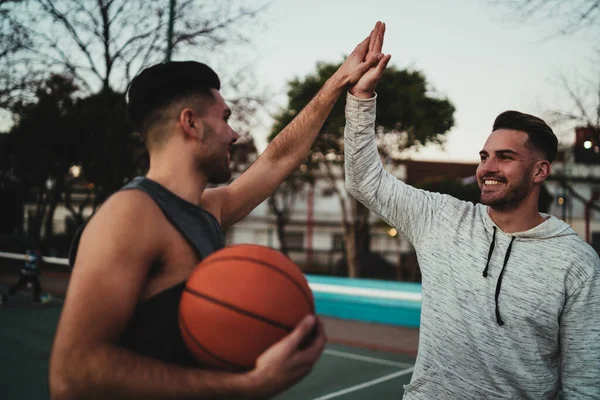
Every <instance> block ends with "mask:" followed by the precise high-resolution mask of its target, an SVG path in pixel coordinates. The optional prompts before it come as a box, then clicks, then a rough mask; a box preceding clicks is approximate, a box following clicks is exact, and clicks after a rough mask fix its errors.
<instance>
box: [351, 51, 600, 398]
mask: <svg viewBox="0 0 600 400" xmlns="http://www.w3.org/2000/svg"><path fill="white" fill-rule="evenodd" d="M389 57H390V56H389V55H387V56H385V57H383V58H382V59H381V60H380V63H379V64H378V65H377V66H376V67H374V68H373V69H372V70H371V71H369V72H368V73H367V74H365V75H363V77H362V79H361V80H360V81H359V82H358V83H357V84H356V85H355V86H354V87H352V88H351V89H350V91H349V94H348V96H347V103H346V120H347V122H346V130H345V136H344V140H345V159H346V165H345V168H346V187H347V189H348V191H349V192H350V193H351V194H352V195H353V196H354V197H356V198H357V199H358V200H359V201H361V202H362V203H363V204H364V205H365V206H367V207H368V208H370V209H371V210H372V211H374V212H375V213H377V214H378V215H380V216H381V217H382V218H383V219H384V220H385V221H386V222H387V223H388V224H390V225H391V226H393V227H395V228H396V229H397V230H398V231H400V232H402V233H403V234H404V235H405V236H406V237H407V238H408V240H409V241H410V242H411V243H412V245H413V246H414V247H415V249H416V252H417V256H418V260H419V266H420V268H421V273H422V276H423V303H422V311H421V327H420V340H419V353H418V357H417V363H416V365H415V370H414V373H413V376H412V380H411V382H410V384H409V385H406V386H405V388H404V389H405V395H404V398H405V399H554V398H557V396H558V394H559V393H560V392H561V391H562V395H563V398H566V399H600V260H599V258H598V255H597V254H596V252H595V251H594V250H593V249H592V248H591V247H590V246H589V245H588V244H587V243H585V242H584V241H583V240H581V238H580V237H579V236H578V235H577V234H576V233H575V232H574V231H573V230H572V229H571V228H570V227H569V226H568V225H567V224H565V223H564V222H563V221H561V220H559V219H557V218H556V217H553V216H550V215H546V214H542V213H539V212H538V207H537V205H538V197H539V193H540V187H541V185H542V183H543V182H544V180H545V179H546V178H548V176H549V175H550V171H551V162H552V160H553V159H554V157H555V156H556V153H557V139H556V136H555V135H554V133H553V132H552V129H551V128H550V127H549V126H548V125H547V124H546V123H545V122H544V121H542V120H541V119H539V118H537V117H534V116H532V115H527V114H523V113H520V112H516V111H507V112H504V113H502V114H500V115H499V116H498V118H497V119H496V121H495V123H494V126H493V129H492V133H491V134H490V135H489V137H488V138H487V141H486V142H485V145H484V146H483V149H482V150H481V152H480V156H481V162H480V164H479V167H478V168H477V181H478V183H479V186H480V188H481V202H480V203H479V204H472V203H469V202H464V201H460V200H458V199H455V198H453V197H451V196H448V195H443V194H439V193H431V192H427V191H424V190H419V189H416V188H414V187H411V186H409V185H406V184H404V183H403V182H401V181H400V180H398V179H397V178H396V177H394V176H393V175H391V174H389V173H387V172H386V171H385V170H384V169H383V166H382V164H381V161H380V157H379V154H378V151H377V146H376V143H375V137H374V129H375V108H376V107H375V103H376V94H375V92H374V90H375V87H376V84H377V82H378V81H379V79H380V78H381V76H382V74H383V71H384V69H385V67H386V65H387V62H388V61H389Z"/></svg>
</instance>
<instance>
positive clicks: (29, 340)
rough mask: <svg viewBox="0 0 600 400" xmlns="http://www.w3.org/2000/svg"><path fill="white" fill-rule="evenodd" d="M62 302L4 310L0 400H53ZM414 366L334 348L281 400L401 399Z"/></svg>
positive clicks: (14, 304)
mask: <svg viewBox="0 0 600 400" xmlns="http://www.w3.org/2000/svg"><path fill="white" fill-rule="evenodd" d="M5 289H6V287H3V286H2V285H0V290H2V291H5ZM61 304H62V303H61V301H60V300H59V299H53V300H52V301H51V302H50V303H48V304H46V305H43V306H35V305H32V304H31V295H30V292H28V291H24V292H21V293H19V294H17V295H15V296H14V297H11V299H10V300H9V302H7V303H6V304H5V305H2V306H0V354H1V355H2V356H1V357H0V399H2V400H21V399H24V400H25V399H26V400H33V399H35V400H37V399H40V400H45V399H48V398H49V396H48V389H47V387H48V386H47V385H48V383H47V382H48V378H47V373H48V359H49V356H50V348H51V345H52V338H53V336H54V332H55V328H56V323H57V321H58V317H59V314H60V310H61ZM413 364H414V360H413V359H411V358H410V357H407V356H404V355H399V354H393V353H385V352H379V351H373V350H366V349H362V348H357V347H349V346H343V345H338V344H328V345H327V348H326V350H325V352H324V353H323V356H322V357H321V359H320V360H319V362H318V363H317V365H316V366H315V367H314V369H313V371H312V373H311V374H310V375H308V376H307V377H306V378H305V379H304V380H303V381H301V382H300V383H299V384H298V385H296V386H294V387H293V388H291V389H289V390H288V391H287V392H285V393H282V394H280V395H278V396H277V397H275V399H277V400H301V399H302V400H311V399H312V400H317V399H318V400H326V399H333V398H335V399H341V400H357V399H378V400H384V399H399V398H401V396H402V393H403V390H402V385H404V384H407V383H408V382H409V381H410V377H411V374H412V367H413Z"/></svg>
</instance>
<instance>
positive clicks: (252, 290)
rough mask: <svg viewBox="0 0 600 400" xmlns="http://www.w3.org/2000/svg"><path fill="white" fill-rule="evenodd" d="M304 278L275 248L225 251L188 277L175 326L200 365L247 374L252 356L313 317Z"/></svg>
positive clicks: (311, 302)
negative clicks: (177, 325)
mask: <svg viewBox="0 0 600 400" xmlns="http://www.w3.org/2000/svg"><path fill="white" fill-rule="evenodd" d="M314 312H315V306H314V299H313V295H312V291H311V290H310V287H309V286H308V282H307V281H306V278H305V277H304V274H303V273H302V271H301V270H300V268H298V266H297V265H296V264H294V263H293V262H292V261H291V260H290V259H289V258H287V257H286V256H285V255H283V254H282V253H280V252H279V251H277V250H274V249H271V248H269V247H264V246H258V245H249V244H243V245H235V246H228V247H225V248H223V249H221V250H219V251H217V252H215V253H213V254H211V255H210V256H209V257H206V258H205V259H204V260H203V261H202V262H201V263H200V264H198V266H197V267H196V269H195V270H194V271H193V272H192V274H191V275H190V277H189V279H188V281H187V283H186V288H185V291H184V292H183V295H182V297H181V303H180V306H179V327H180V330H181V334H182V337H183V340H184V342H185V344H186V346H187V347H188V349H189V350H190V351H191V353H192V354H193V355H194V356H195V357H196V359H198V361H200V362H201V363H202V364H203V365H206V366H210V367H215V368H222V369H229V370H249V369H252V368H253V367H254V364H255V361H256V359H257V357H258V356H259V355H260V354H261V353H262V352H263V351H265V350H266V349H267V348H268V347H270V346H271V345H272V344H274V343H275V342H277V341H279V340H280V339H282V338H283V337H284V336H286V335H287V334H289V333H290V332H291V331H292V330H293V329H294V327H295V326H296V325H297V324H298V323H299V322H300V320H302V318H304V317H305V316H306V315H307V314H310V313H312V314H314Z"/></svg>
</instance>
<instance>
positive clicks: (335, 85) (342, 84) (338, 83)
mask: <svg viewBox="0 0 600 400" xmlns="http://www.w3.org/2000/svg"><path fill="white" fill-rule="evenodd" d="M349 84H350V77H349V76H342V75H341V74H340V73H338V72H336V73H335V74H333V75H332V76H331V78H329V79H328V80H327V82H326V83H325V85H327V86H329V87H330V88H331V89H333V90H335V91H339V92H343V91H344V90H345V89H346V88H347V87H348V85H349Z"/></svg>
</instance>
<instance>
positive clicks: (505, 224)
mask: <svg viewBox="0 0 600 400" xmlns="http://www.w3.org/2000/svg"><path fill="white" fill-rule="evenodd" d="M488 210H489V214H490V218H492V221H494V223H495V224H496V225H498V227H499V228H500V229H502V231H504V232H506V233H515V232H525V231H528V230H530V229H532V228H534V227H536V226H538V225H539V224H541V223H542V222H544V221H545V220H546V219H545V218H544V217H543V216H542V215H540V213H539V212H538V210H537V207H535V208H531V207H527V208H523V207H519V208H516V209H512V210H496V209H494V208H492V207H489V208H488Z"/></svg>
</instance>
